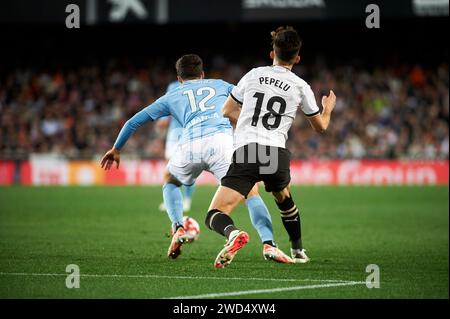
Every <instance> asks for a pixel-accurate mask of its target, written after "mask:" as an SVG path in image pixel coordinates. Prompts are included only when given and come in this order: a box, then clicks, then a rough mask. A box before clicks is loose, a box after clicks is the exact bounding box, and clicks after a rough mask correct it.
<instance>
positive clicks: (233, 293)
mask: <svg viewBox="0 0 450 319" xmlns="http://www.w3.org/2000/svg"><path fill="white" fill-rule="evenodd" d="M362 284H365V282H363V281H349V282H340V283H334V284H332V283H330V284H321V285H308V286H294V287H282V288H272V289H255V290H243V291H230V292H220V293H213V294H204V295H194V296H178V297H170V298H169V299H206V298H219V297H229V296H242V295H253V294H263V293H274V292H283V291H292V290H303V289H319V288H330V287H339V286H354V285H362ZM163 299H164V298H163Z"/></svg>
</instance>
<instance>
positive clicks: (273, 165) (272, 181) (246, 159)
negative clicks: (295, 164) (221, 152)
mask: <svg viewBox="0 0 450 319" xmlns="http://www.w3.org/2000/svg"><path fill="white" fill-rule="evenodd" d="M290 159H291V153H290V152H289V150H287V149H285V148H281V147H274V146H265V145H259V144H257V143H251V144H248V145H245V146H243V147H240V148H238V149H237V150H236V151H235V152H234V153H233V162H232V164H231V165H230V168H229V169H228V172H227V174H226V175H225V176H224V177H223V178H222V180H221V185H222V186H226V187H229V188H231V189H234V190H235V191H237V192H239V193H241V194H242V195H244V196H245V197H247V195H248V193H249V192H250V190H251V189H252V188H253V186H254V185H255V184H256V183H257V182H260V181H263V182H264V185H265V188H266V191H267V192H278V191H281V190H283V189H284V188H285V187H286V186H288V185H289V182H290V181H291V172H290V169H289V165H290Z"/></svg>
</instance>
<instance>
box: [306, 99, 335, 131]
mask: <svg viewBox="0 0 450 319" xmlns="http://www.w3.org/2000/svg"><path fill="white" fill-rule="evenodd" d="M322 106H323V110H322V113H319V114H317V115H315V116H311V117H309V118H308V120H309V123H310V124H311V126H312V127H313V128H314V130H315V131H316V132H318V133H323V132H325V131H326V130H327V128H328V125H329V124H330V120H331V112H333V109H334V107H335V106H336V95H335V94H334V92H333V90H331V91H330V94H329V95H328V96H323V97H322Z"/></svg>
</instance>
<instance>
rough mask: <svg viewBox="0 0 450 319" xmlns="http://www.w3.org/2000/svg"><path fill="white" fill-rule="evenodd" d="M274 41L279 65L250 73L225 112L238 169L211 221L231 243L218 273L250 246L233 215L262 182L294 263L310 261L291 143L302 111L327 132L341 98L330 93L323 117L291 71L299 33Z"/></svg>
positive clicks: (286, 32) (276, 35) (277, 34)
mask: <svg viewBox="0 0 450 319" xmlns="http://www.w3.org/2000/svg"><path fill="white" fill-rule="evenodd" d="M271 35H272V45H273V51H271V52H270V57H271V58H272V59H273V65H271V66H264V67H258V68H254V69H252V70H251V71H250V72H248V73H247V74H246V75H245V76H244V77H243V78H242V79H241V80H240V82H239V83H238V85H237V86H236V87H234V88H233V89H232V91H231V94H230V96H229V97H228V99H227V100H226V102H225V104H224V107H223V113H224V116H225V117H228V118H229V119H230V122H231V123H232V124H235V125H236V130H235V132H234V136H235V145H234V149H235V151H234V154H233V163H232V164H231V165H230V167H229V169H228V172H227V174H226V175H225V177H223V178H222V180H221V186H219V188H218V190H217V192H216V194H215V196H214V198H213V199H212V202H211V205H210V207H209V211H208V213H207V217H206V220H205V223H206V226H207V227H208V228H210V229H212V230H214V231H216V232H218V233H219V234H221V235H223V236H225V237H226V238H227V239H228V241H227V244H226V245H225V247H224V248H223V249H222V250H221V251H220V252H219V254H218V255H217V258H216V260H215V262H214V266H215V267H216V268H223V267H225V266H228V265H229V264H230V263H231V261H232V260H233V258H234V256H235V254H236V252H237V251H238V250H239V249H241V248H242V247H244V246H245V245H246V244H247V242H248V239H249V236H248V234H247V233H246V232H244V231H241V230H239V229H238V228H236V226H235V225H234V223H233V220H232V219H231V217H230V216H229V215H230V213H231V212H232V210H233V209H234V208H235V207H236V205H237V204H238V203H239V202H240V201H241V200H242V199H244V198H246V197H247V195H248V194H249V192H250V190H251V189H252V187H253V186H254V185H255V183H257V182H259V181H263V182H264V184H265V188H266V191H268V192H271V193H272V194H273V196H274V197H275V202H276V204H277V206H278V208H279V210H280V213H281V219H282V222H283V225H284V227H285V229H286V231H287V232H288V234H289V240H290V242H291V255H292V258H293V260H294V261H295V262H297V263H306V262H308V261H309V258H308V256H307V255H306V253H305V250H304V249H303V245H302V240H301V225H300V215H299V210H298V208H297V206H296V205H295V203H294V200H293V198H292V196H291V193H290V191H289V183H290V179H291V177H290V169H289V163H290V152H289V150H287V149H286V140H287V137H288V131H289V129H290V127H291V125H292V122H293V120H294V118H295V115H296V113H297V109H298V108H299V107H300V109H301V110H302V112H303V113H304V115H305V116H306V118H307V119H308V120H309V122H310V124H311V126H312V127H313V128H314V129H315V130H316V131H317V132H320V133H322V132H324V131H325V130H326V129H327V127H328V124H329V122H330V117H331V112H332V110H333V109H334V106H335V105H336V96H335V95H334V92H333V91H330V94H329V96H328V97H327V96H324V97H323V98H322V105H323V110H322V112H321V111H320V109H319V107H318V106H317V103H316V100H315V97H314V93H313V92H312V90H311V87H310V86H309V85H308V83H306V82H305V81H304V80H302V79H301V78H299V77H298V76H297V75H295V74H294V73H293V72H292V71H291V70H292V67H293V66H294V64H297V63H299V62H300V56H299V51H300V46H301V41H300V38H299V36H298V33H297V31H296V30H295V29H293V28H292V27H286V28H284V27H280V28H278V29H277V30H276V31H273V32H272V33H271Z"/></svg>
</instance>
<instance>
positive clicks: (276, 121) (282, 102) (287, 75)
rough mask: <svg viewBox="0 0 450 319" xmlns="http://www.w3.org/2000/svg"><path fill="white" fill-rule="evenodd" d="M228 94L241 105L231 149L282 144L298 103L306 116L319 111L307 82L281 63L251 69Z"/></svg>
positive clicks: (283, 145) (284, 144)
mask: <svg viewBox="0 0 450 319" xmlns="http://www.w3.org/2000/svg"><path fill="white" fill-rule="evenodd" d="M231 97H232V98H234V99H235V100H236V101H237V102H238V103H240V104H241V105H242V109H241V114H240V116H239V119H238V121H237V125H236V130H235V145H234V147H235V149H237V148H239V147H241V146H244V145H247V144H249V143H258V144H260V145H267V146H276V147H282V148H285V147H286V139H287V136H288V135H287V133H288V131H289V129H290V128H291V125H292V122H293V120H294V118H295V114H296V112H297V109H298V107H300V108H301V110H302V111H303V113H305V115H306V116H314V115H317V114H318V113H319V112H320V111H319V107H318V106H317V103H316V99H315V97H314V93H313V91H312V90H311V87H310V86H309V84H308V83H306V82H305V81H304V80H302V79H301V78H299V77H298V76H297V75H295V74H294V73H293V72H291V71H290V70H288V69H286V68H284V67H282V66H264V67H258V68H254V69H252V70H251V71H250V72H248V73H247V74H246V75H245V76H244V77H243V78H242V79H241V80H240V81H239V83H238V85H237V86H235V87H234V88H233V90H232V91H231Z"/></svg>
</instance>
